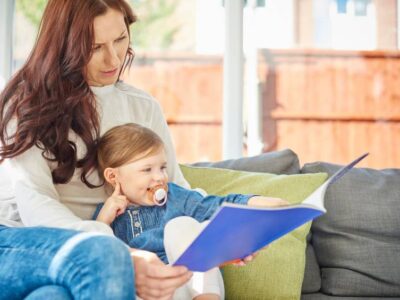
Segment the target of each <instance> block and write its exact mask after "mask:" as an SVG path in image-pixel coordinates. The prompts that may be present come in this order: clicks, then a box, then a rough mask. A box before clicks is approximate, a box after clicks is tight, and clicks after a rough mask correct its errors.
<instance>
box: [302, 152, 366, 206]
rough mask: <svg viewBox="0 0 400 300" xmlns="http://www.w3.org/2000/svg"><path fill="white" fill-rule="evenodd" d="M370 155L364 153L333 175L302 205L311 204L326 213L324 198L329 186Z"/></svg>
mask: <svg viewBox="0 0 400 300" xmlns="http://www.w3.org/2000/svg"><path fill="white" fill-rule="evenodd" d="M368 154H369V153H364V154H363V155H361V156H360V157H358V158H356V159H355V160H353V161H352V162H351V163H349V164H348V165H346V166H344V167H343V168H341V169H340V170H338V171H337V172H336V173H335V174H333V175H332V176H331V177H330V178H329V179H328V180H327V181H326V182H325V183H324V184H323V185H321V186H320V187H319V188H318V189H316V190H315V191H314V193H312V194H311V195H310V196H308V197H307V199H305V200H304V201H303V202H302V204H310V205H313V206H315V207H317V208H318V209H320V210H323V211H324V212H326V209H325V205H324V197H325V192H326V189H327V188H328V186H330V185H331V184H333V183H335V182H336V181H337V180H339V179H340V178H341V177H342V176H343V175H344V174H346V173H347V172H348V171H349V170H351V169H352V168H353V167H354V166H355V165H356V164H357V163H359V162H360V161H361V160H362V159H364V158H365V157H366V156H367V155H368Z"/></svg>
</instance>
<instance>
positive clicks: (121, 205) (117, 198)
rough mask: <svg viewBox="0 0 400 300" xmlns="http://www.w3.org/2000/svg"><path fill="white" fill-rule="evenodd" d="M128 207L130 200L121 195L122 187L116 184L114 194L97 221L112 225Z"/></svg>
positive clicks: (105, 203)
mask: <svg viewBox="0 0 400 300" xmlns="http://www.w3.org/2000/svg"><path fill="white" fill-rule="evenodd" d="M127 206H128V199H127V198H126V196H124V195H122V193H121V185H120V184H119V182H116V185H115V189H114V192H113V193H112V195H111V197H109V198H108V199H107V200H106V202H104V205H103V207H102V208H101V210H100V213H99V215H98V216H97V218H96V220H97V221H100V222H103V223H106V224H108V225H110V224H111V223H112V222H113V221H114V220H115V218H116V217H118V216H119V215H121V214H123V213H124V212H125V210H126V207H127Z"/></svg>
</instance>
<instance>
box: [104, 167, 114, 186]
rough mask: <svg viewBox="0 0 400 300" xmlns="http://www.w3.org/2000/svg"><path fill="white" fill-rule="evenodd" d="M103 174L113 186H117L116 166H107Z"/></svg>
mask: <svg viewBox="0 0 400 300" xmlns="http://www.w3.org/2000/svg"><path fill="white" fill-rule="evenodd" d="M103 175H104V179H105V180H106V181H107V182H108V183H109V184H111V185H112V186H115V183H116V179H117V177H116V169H114V168H106V169H105V170H104V173H103Z"/></svg>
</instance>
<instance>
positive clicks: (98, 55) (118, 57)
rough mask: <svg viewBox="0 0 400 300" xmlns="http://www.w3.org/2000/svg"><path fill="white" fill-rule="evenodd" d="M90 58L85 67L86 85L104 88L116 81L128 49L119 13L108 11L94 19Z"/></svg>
mask: <svg viewBox="0 0 400 300" xmlns="http://www.w3.org/2000/svg"><path fill="white" fill-rule="evenodd" d="M93 28H94V44H93V48H92V57H91V58H90V61H89V63H88V65H87V67H86V76H87V80H88V84H89V85H91V86H104V85H109V84H113V83H115V82H116V81H117V79H118V75H119V72H120V71H121V68H122V65H123V63H124V60H125V56H126V53H127V51H128V47H129V33H128V29H127V28H126V25H125V22H124V17H123V15H122V13H121V12H119V11H117V10H114V9H108V11H107V12H106V13H105V14H104V15H101V16H98V17H96V18H94V22H93Z"/></svg>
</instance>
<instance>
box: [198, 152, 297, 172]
mask: <svg viewBox="0 0 400 300" xmlns="http://www.w3.org/2000/svg"><path fill="white" fill-rule="evenodd" d="M192 166H197V167H213V168H221V169H231V170H238V171H248V172H266V173H273V174H299V173H300V164H299V158H298V157H297V155H296V153H294V152H293V151H292V150H290V149H284V150H280V151H273V152H267V153H263V154H260V155H256V156H252V157H242V158H238V159H229V160H224V161H219V162H200V163H195V164H193V165H192Z"/></svg>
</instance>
